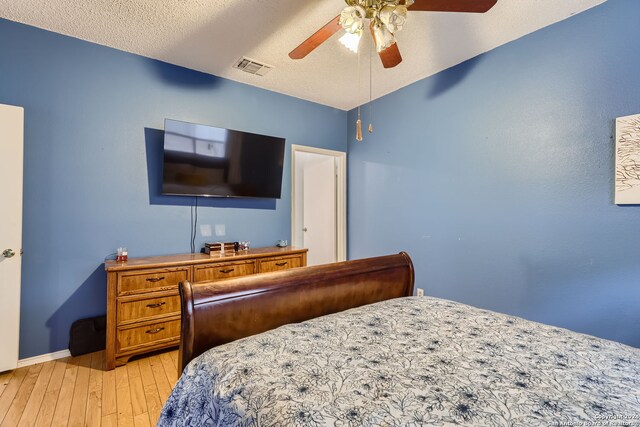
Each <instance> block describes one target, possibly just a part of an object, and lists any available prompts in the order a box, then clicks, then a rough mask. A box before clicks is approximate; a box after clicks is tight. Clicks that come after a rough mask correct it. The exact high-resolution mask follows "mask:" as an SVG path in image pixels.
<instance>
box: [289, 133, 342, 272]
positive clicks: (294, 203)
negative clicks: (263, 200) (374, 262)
mask: <svg viewBox="0 0 640 427" xmlns="http://www.w3.org/2000/svg"><path fill="white" fill-rule="evenodd" d="M296 153H312V154H320V155H324V156H331V157H333V158H334V159H335V165H336V190H335V194H336V258H337V261H346V259H347V153H345V152H342V151H335V150H327V149H325V148H316V147H307V146H305V145H296V144H292V145H291V243H292V244H293V243H294V242H297V241H298V237H300V236H298V233H299V232H298V229H299V225H300V224H296V210H297V208H298V206H299V204H301V203H303V202H302V200H296Z"/></svg>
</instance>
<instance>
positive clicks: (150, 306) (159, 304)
mask: <svg viewBox="0 0 640 427" xmlns="http://www.w3.org/2000/svg"><path fill="white" fill-rule="evenodd" d="M165 304H166V302H157V303H155V304H147V307H149V308H158V307H161V306H163V305H165Z"/></svg>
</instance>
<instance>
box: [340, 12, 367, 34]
mask: <svg viewBox="0 0 640 427" xmlns="http://www.w3.org/2000/svg"><path fill="white" fill-rule="evenodd" d="M365 16H366V11H365V10H364V8H363V7H361V6H347V7H345V8H344V9H342V13H341V14H340V20H339V21H338V23H339V24H340V25H342V28H344V30H345V31H346V32H348V33H351V34H356V33H361V32H362V30H363V29H364V18H365Z"/></svg>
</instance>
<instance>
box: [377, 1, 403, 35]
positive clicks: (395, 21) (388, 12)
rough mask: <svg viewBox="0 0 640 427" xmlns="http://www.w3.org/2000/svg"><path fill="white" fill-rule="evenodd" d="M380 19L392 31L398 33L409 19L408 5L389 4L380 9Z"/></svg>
mask: <svg viewBox="0 0 640 427" xmlns="http://www.w3.org/2000/svg"><path fill="white" fill-rule="evenodd" d="M378 16H379V17H380V21H382V23H383V24H384V26H385V27H387V30H389V31H390V32H391V33H397V32H398V31H400V30H402V26H403V25H404V23H405V22H406V20H407V7H406V6H402V5H400V6H393V5H387V6H383V7H382V8H381V9H380V12H379V14H378Z"/></svg>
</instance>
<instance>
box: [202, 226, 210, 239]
mask: <svg viewBox="0 0 640 427" xmlns="http://www.w3.org/2000/svg"><path fill="white" fill-rule="evenodd" d="M200 234H201V235H202V236H204V237H210V236H211V224H202V225H201V226H200Z"/></svg>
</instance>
